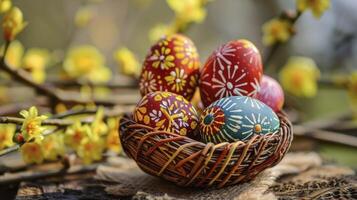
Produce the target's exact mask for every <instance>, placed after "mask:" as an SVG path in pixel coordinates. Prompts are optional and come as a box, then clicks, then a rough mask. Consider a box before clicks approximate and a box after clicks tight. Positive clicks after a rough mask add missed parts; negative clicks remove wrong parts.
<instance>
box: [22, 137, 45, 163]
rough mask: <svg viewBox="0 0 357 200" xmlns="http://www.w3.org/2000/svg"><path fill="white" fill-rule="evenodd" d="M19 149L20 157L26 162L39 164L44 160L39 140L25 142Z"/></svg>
mask: <svg viewBox="0 0 357 200" xmlns="http://www.w3.org/2000/svg"><path fill="white" fill-rule="evenodd" d="M20 151H21V155H22V159H23V160H24V161H25V163H27V164H32V163H36V164H40V163H42V162H43V160H44V155H43V150H42V147H41V143H40V141H39V140H35V141H33V142H26V143H25V144H24V145H22V146H21V149H20Z"/></svg>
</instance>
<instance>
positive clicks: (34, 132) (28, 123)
mask: <svg viewBox="0 0 357 200" xmlns="http://www.w3.org/2000/svg"><path fill="white" fill-rule="evenodd" d="M20 115H21V116H22V117H23V118H24V122H23V123H22V126H21V134H22V137H23V138H24V140H25V141H26V142H27V141H31V140H34V139H40V140H42V139H43V135H42V134H43V131H44V130H45V128H44V127H43V126H41V123H42V121H43V120H45V119H47V116H45V115H40V116H39V115H38V110H37V108H36V107H34V106H33V107H31V108H30V109H29V110H22V111H21V112H20Z"/></svg>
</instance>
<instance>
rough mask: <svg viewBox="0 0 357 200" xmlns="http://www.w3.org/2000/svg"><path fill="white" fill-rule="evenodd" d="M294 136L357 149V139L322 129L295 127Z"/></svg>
mask: <svg viewBox="0 0 357 200" xmlns="http://www.w3.org/2000/svg"><path fill="white" fill-rule="evenodd" d="M294 134H295V135H301V136H307V137H310V138H313V139H316V140H321V141H326V142H332V143H339V144H343V145H348V146H351V147H357V138H356V137H353V136H350V135H346V134H341V133H338V132H334V131H326V130H321V129H315V128H310V127H308V126H301V125H294Z"/></svg>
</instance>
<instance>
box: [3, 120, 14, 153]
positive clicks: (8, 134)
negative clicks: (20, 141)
mask: <svg viewBox="0 0 357 200" xmlns="http://www.w3.org/2000/svg"><path fill="white" fill-rule="evenodd" d="M15 129H16V126H15V125H14V124H0V150H1V149H4V148H6V147H10V146H12V145H13V141H12V138H13V136H14V134H15Z"/></svg>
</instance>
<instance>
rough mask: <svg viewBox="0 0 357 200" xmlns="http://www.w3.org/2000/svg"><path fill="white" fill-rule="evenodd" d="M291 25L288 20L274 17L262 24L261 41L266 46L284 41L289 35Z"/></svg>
mask: <svg viewBox="0 0 357 200" xmlns="http://www.w3.org/2000/svg"><path fill="white" fill-rule="evenodd" d="M291 29H292V25H291V23H290V22H289V21H288V20H285V19H280V18H274V19H271V20H270V21H268V22H266V23H265V24H264V25H263V43H264V45H266V46H270V45H273V44H275V43H277V42H286V41H287V40H288V39H289V38H290V36H291Z"/></svg>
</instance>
